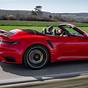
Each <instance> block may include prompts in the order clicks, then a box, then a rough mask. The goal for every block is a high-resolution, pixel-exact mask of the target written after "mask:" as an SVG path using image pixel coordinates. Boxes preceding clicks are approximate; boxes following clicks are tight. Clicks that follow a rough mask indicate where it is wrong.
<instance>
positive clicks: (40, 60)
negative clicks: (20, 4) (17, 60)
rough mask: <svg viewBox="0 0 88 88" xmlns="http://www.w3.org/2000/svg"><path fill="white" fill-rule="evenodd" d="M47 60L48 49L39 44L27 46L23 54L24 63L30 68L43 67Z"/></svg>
mask: <svg viewBox="0 0 88 88" xmlns="http://www.w3.org/2000/svg"><path fill="white" fill-rule="evenodd" d="M48 60H49V53H48V50H47V49H46V48H45V47H43V46H39V45H36V46H33V47H31V48H29V49H28V50H27V51H26V53H25V56H24V64H25V65H26V66H29V67H30V68H31V69H40V68H42V67H44V66H45V65H46V64H47V63H48Z"/></svg>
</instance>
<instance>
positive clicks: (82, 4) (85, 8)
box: [0, 0, 88, 13]
mask: <svg viewBox="0 0 88 88" xmlns="http://www.w3.org/2000/svg"><path fill="white" fill-rule="evenodd" d="M38 5H40V6H42V10H43V11H47V12H53V13H74V12H75V13H79V12H85V13H87V12H88V0H0V9H7V10H33V9H34V8H35V6H38Z"/></svg>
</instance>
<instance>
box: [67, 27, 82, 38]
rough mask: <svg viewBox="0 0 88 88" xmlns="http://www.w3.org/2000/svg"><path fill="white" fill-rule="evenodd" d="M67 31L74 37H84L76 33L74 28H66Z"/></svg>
mask: <svg viewBox="0 0 88 88" xmlns="http://www.w3.org/2000/svg"><path fill="white" fill-rule="evenodd" d="M65 29H66V30H67V31H68V32H69V33H70V34H71V35H73V36H83V35H82V34H81V33H80V32H78V31H76V30H75V29H73V28H70V27H66V28H65Z"/></svg>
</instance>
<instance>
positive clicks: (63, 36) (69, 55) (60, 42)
mask: <svg viewBox="0 0 88 88" xmlns="http://www.w3.org/2000/svg"><path fill="white" fill-rule="evenodd" d="M73 60H88V35H87V33H86V32H84V31H82V30H81V29H79V28H77V27H76V26H74V25H72V24H61V25H58V28H57V29H53V27H50V28H47V29H44V30H43V31H42V32H38V31H36V30H30V29H29V30H28V29H22V30H21V29H15V30H11V31H9V32H7V31H4V30H0V61H1V62H6V63H14V64H25V65H26V66H29V67H30V68H32V69H40V68H42V67H44V66H45V65H46V64H47V63H48V62H58V61H73Z"/></svg>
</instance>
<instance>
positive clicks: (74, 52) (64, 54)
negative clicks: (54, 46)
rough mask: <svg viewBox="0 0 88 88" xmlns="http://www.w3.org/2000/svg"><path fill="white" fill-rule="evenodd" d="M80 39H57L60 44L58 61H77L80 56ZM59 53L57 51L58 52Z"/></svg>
mask: <svg viewBox="0 0 88 88" xmlns="http://www.w3.org/2000/svg"><path fill="white" fill-rule="evenodd" d="M79 41H80V38H78V37H68V36H67V37H64V36H63V37H59V38H58V42H61V45H60V46H59V45H58V50H60V52H61V56H60V59H62V60H77V59H79V56H80V49H82V48H80V47H81V46H80V45H81V44H80V43H79ZM58 52H59V51H58Z"/></svg>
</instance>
